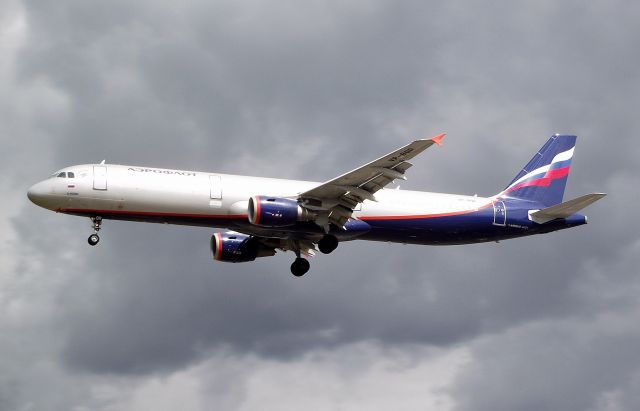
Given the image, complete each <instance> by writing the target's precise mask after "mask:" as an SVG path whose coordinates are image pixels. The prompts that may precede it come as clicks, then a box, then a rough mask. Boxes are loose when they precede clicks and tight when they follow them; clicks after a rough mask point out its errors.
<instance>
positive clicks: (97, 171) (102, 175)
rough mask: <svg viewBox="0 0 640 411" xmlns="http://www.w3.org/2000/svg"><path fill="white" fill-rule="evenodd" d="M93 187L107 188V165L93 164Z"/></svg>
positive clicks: (96, 188)
mask: <svg viewBox="0 0 640 411" xmlns="http://www.w3.org/2000/svg"><path fill="white" fill-rule="evenodd" d="M93 189H94V190H106V189H107V166H93Z"/></svg>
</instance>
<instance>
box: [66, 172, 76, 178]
mask: <svg viewBox="0 0 640 411" xmlns="http://www.w3.org/2000/svg"><path fill="white" fill-rule="evenodd" d="M67 177H69V178H76V175H75V174H73V171H69V172H68V173H67Z"/></svg>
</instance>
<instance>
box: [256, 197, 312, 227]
mask: <svg viewBox="0 0 640 411" xmlns="http://www.w3.org/2000/svg"><path fill="white" fill-rule="evenodd" d="M247 215H248V217H249V222H251V224H254V225H258V226H262V227H286V226H290V225H294V224H295V223H296V222H298V221H309V220H312V219H313V215H311V213H309V211H308V210H306V209H304V208H302V207H300V205H299V204H298V202H297V201H296V200H293V199H291V198H282V197H267V196H253V197H251V198H250V199H249V209H248V213H247Z"/></svg>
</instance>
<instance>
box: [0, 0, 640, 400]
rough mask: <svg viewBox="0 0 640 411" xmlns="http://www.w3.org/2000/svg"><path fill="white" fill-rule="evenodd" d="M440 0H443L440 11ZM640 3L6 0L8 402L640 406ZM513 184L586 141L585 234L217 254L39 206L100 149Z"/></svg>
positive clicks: (434, 183)
mask: <svg viewBox="0 0 640 411" xmlns="http://www.w3.org/2000/svg"><path fill="white" fill-rule="evenodd" d="M429 3H433V4H429ZM639 20H640V5H639V4H638V3H637V2H632V1H612V0H606V1H604V0H602V1H598V0H595V1H590V2H583V1H563V2H558V1H546V0H545V1H530V2H513V1H496V2H480V1H477V2H476V1H467V2H442V3H435V2H424V1H403V2H398V1H348V2H345V1H280V2H265V1H258V0H253V1H231V0H229V1H200V0H188V1H182V2H156V1H136V2H131V1H120V0H114V1H110V2H93V1H87V0H70V1H66V0H62V1H56V2H39V1H22V2H20V1H14V0H3V1H2V2H0V56H1V57H0V142H1V145H2V149H1V150H0V164H1V165H0V167H1V172H0V195H1V197H2V201H1V203H0V232H1V233H2V235H1V236H0V240H1V242H0V409H1V410H3V411H4V410H7V411H14V410H15V411H17V410H54V411H58V410H60V411H63V410H65V411H66V410H104V411H107V410H109V411H113V410H150V409H153V410H175V409H181V410H187V411H191V410H194V411H199V410H211V409H215V410H258V409H259V410H287V409H290V410H299V409H311V410H327V409H336V410H337V409H339V410H360V409H367V410H376V409H380V410H389V409H394V410H428V409H438V410H492V411H495V410H593V411H596V410H599V411H617V410H637V409H640V394H639V393H640V353H639V351H638V347H640V325H639V322H638V318H640V298H639V297H640V275H638V274H639V273H638V266H639V264H640V240H639V239H638V230H639V229H640V227H639V224H638V219H637V206H636V204H635V201H636V200H637V199H638V176H639V175H640V160H638V159H639V158H640V144H638V141H637V134H636V133H637V132H638V130H640V120H639V119H640V116H638V114H637V111H638V107H639V106H640V98H639V97H638V96H640V71H639V70H638V65H639V64H640V56H639V55H638V39H640V25H638V21H639ZM440 132H447V134H448V135H447V138H446V140H445V146H444V147H442V148H438V149H431V150H429V151H428V152H426V153H425V154H424V155H423V156H421V157H420V158H417V159H416V160H415V161H414V163H415V166H414V167H413V168H412V169H411V170H410V171H409V172H408V176H409V180H408V181H407V182H406V183H403V184H402V188H406V189H418V190H429V191H441V192H451V193H459V194H475V193H477V194H479V195H491V194H494V193H496V192H498V191H499V190H501V189H502V188H503V187H504V186H505V185H506V184H507V183H508V182H509V181H510V180H511V178H512V177H513V176H514V175H515V174H516V173H517V172H518V171H519V169H520V168H521V167H522V166H523V165H524V164H525V163H526V162H527V161H528V160H529V159H530V157H531V156H532V155H533V154H534V153H535V151H536V150H537V149H538V148H539V147H540V146H542V144H543V143H544V142H545V141H546V140H547V138H548V137H549V136H550V135H551V134H553V133H555V132H560V133H574V134H577V135H578V136H579V140H578V146H577V150H576V155H575V157H574V162H573V167H572V175H571V176H570V178H569V184H568V188H567V194H566V197H567V198H570V197H576V196H578V195H582V194H585V193H588V192H594V191H603V192H607V193H609V195H608V196H607V197H606V199H604V200H602V201H601V202H598V203H597V204H595V205H593V206H591V207H590V208H589V209H588V210H587V214H588V216H589V224H588V225H587V226H582V227H579V228H576V229H573V230H567V231H563V232H559V233H554V234H549V235H545V236H538V237H534V238H526V239H518V240H513V241H506V242H502V243H500V244H495V243H492V244H481V245H469V246H455V247H442V248H440V247H426V246H402V245H394V244H384V243H364V242H357V243H347V244H342V245H341V246H340V247H339V248H338V249H337V250H336V252H334V253H333V254H332V255H331V256H324V255H320V256H318V257H316V258H314V259H313V261H312V268H311V271H310V272H309V273H308V274H307V275H306V276H305V277H303V278H301V279H298V278H294V277H293V276H292V275H291V274H290V272H289V265H290V263H291V261H292V259H293V255H292V254H291V253H288V254H278V255H277V256H275V257H272V258H264V259H260V260H258V261H256V262H254V263H246V264H224V263H215V262H213V261H212V258H211V254H210V251H209V249H208V247H209V244H208V241H209V238H210V236H211V234H212V233H213V230H211V229H204V228H189V227H172V226H164V225H152V224H142V223H125V222H111V221H107V222H105V224H104V226H103V227H104V228H103V230H102V231H101V237H102V240H101V243H100V245H99V246H98V247H95V248H92V247H89V246H88V245H87V244H86V237H87V236H88V234H90V233H91V229H90V224H89V221H88V219H82V218H78V217H71V216H65V215H57V214H55V213H52V212H49V211H47V210H43V209H40V208H38V207H36V206H35V205H33V204H31V203H29V202H28V200H27V198H26V189H27V188H28V187H29V186H30V185H31V184H32V183H34V182H36V181H38V180H40V179H43V178H45V177H46V176H48V175H49V174H50V173H51V172H53V171H55V170H56V169H58V168H62V167H64V166H68V165H72V164H83V163H90V162H99V161H101V160H102V159H106V160H107V162H110V163H122V164H137V165H146V166H155V167H166V168H180V169H196V170H202V171H218V172H223V173H237V174H253V175H264V176H271V177H284V178H300V179H310V180H325V179H329V178H331V177H334V176H336V175H338V174H341V173H343V172H345V171H348V170H350V169H352V168H354V167H356V166H358V165H360V164H362V163H365V162H367V161H370V160H372V159H374V158H376V157H377V156H379V155H382V154H384V153H387V152H389V151H391V150H393V149H395V148H396V147H398V146H400V145H403V144H405V143H407V142H408V141H410V140H411V139H414V138H416V137H430V136H433V135H436V134H438V133H440Z"/></svg>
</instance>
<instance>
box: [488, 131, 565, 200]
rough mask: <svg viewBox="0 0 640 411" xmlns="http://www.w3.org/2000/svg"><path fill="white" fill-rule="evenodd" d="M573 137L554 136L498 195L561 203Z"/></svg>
mask: <svg viewBox="0 0 640 411" xmlns="http://www.w3.org/2000/svg"><path fill="white" fill-rule="evenodd" d="M575 145H576V136H569V135H559V134H555V135H553V136H552V137H551V138H550V139H549V141H547V143H546V144H545V145H544V146H542V148H541V149H540V151H538V152H537V153H536V155H535V156H533V158H532V159H531V161H529V163H527V165H526V166H524V168H523V169H522V171H520V172H519V173H518V175H516V177H515V178H514V179H513V180H512V181H511V183H509V185H508V186H507V188H505V189H504V191H502V193H500V194H499V196H500V197H513V198H519V199H522V200H529V201H535V202H538V203H541V204H543V205H545V206H547V207H550V206H553V205H556V204H560V203H561V202H562V197H563V196H564V189H565V186H566V185H567V179H568V177H569V170H570V168H571V159H572V158H573V150H574V148H575Z"/></svg>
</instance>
